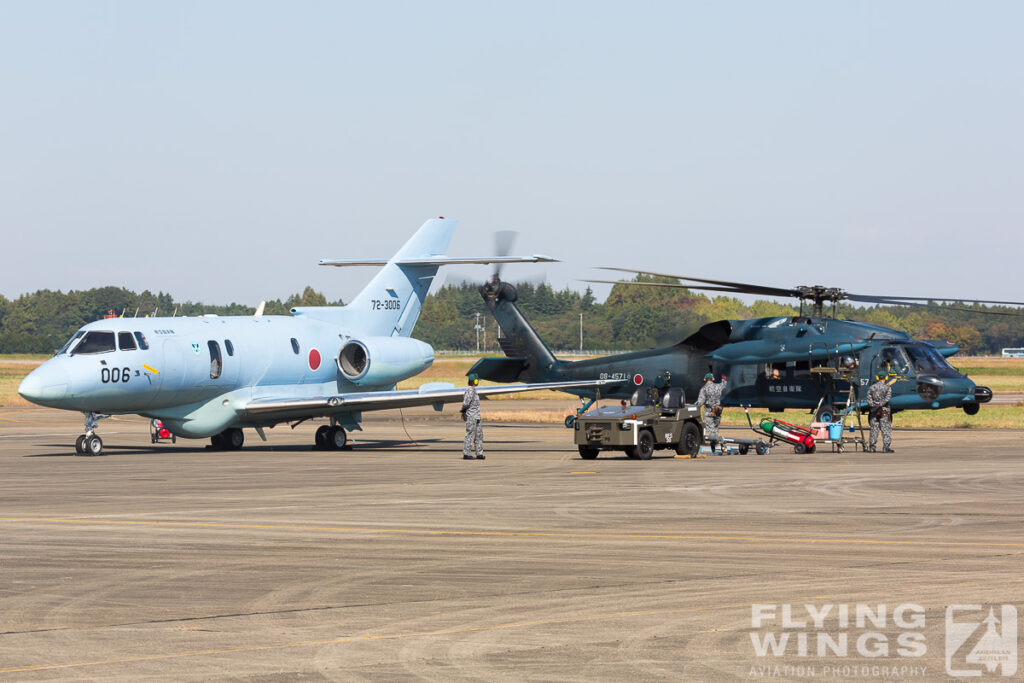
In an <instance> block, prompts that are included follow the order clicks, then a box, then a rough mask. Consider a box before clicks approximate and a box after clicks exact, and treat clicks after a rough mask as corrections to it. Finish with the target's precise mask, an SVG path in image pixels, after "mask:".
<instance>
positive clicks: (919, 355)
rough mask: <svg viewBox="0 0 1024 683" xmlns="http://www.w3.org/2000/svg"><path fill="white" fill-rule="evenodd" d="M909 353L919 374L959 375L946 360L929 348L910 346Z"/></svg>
mask: <svg viewBox="0 0 1024 683" xmlns="http://www.w3.org/2000/svg"><path fill="white" fill-rule="evenodd" d="M906 349H907V353H908V354H909V355H910V360H911V361H912V362H913V363H914V367H915V368H916V369H917V371H918V372H920V373H924V374H927V375H938V376H954V375H956V374H958V373H957V371H956V370H954V369H953V366H951V365H950V364H949V363H948V362H946V359H945V358H943V357H942V355H941V354H940V353H939V352H938V351H936V350H935V349H933V348H930V347H928V346H908V347H906Z"/></svg>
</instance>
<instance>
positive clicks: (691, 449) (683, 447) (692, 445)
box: [676, 422, 701, 456]
mask: <svg viewBox="0 0 1024 683" xmlns="http://www.w3.org/2000/svg"><path fill="white" fill-rule="evenodd" d="M700 441H701V438H700V427H698V426H697V425H695V424H694V423H692V422H684V423H683V433H682V434H680V435H679V443H677V444H676V453H678V454H679V455H690V456H694V455H697V454H698V453H700Z"/></svg>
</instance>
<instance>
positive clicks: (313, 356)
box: [309, 349, 320, 370]
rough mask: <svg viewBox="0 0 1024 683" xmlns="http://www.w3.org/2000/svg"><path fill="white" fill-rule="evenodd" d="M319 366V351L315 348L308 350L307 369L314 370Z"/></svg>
mask: <svg viewBox="0 0 1024 683" xmlns="http://www.w3.org/2000/svg"><path fill="white" fill-rule="evenodd" d="M319 367H320V352H319V351H317V350H316V349H310V350H309V369H310V370H316V369H317V368H319Z"/></svg>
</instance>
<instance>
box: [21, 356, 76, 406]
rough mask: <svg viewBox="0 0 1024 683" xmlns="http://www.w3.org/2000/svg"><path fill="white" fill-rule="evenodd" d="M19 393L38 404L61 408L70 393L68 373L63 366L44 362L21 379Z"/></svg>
mask: <svg viewBox="0 0 1024 683" xmlns="http://www.w3.org/2000/svg"><path fill="white" fill-rule="evenodd" d="M18 394H19V395H20V396H21V397H22V398H24V399H25V400H26V401H31V402H32V403H35V404H37V405H41V406H49V407H51V408H59V407H60V403H61V402H62V401H63V400H64V399H65V398H66V397H67V394H68V374H67V372H65V371H64V370H63V369H62V368H55V367H53V366H51V365H49V364H48V363H43V364H42V365H41V366H39V367H38V368H36V369H35V370H33V371H32V372H30V373H29V374H28V377H26V378H25V379H23V380H21V384H19V385H18Z"/></svg>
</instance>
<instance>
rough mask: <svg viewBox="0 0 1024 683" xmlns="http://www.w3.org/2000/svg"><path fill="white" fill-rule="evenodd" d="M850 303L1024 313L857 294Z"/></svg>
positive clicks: (1011, 314) (1022, 314)
mask: <svg viewBox="0 0 1024 683" xmlns="http://www.w3.org/2000/svg"><path fill="white" fill-rule="evenodd" d="M847 299H849V300H850V301H861V302H864V303H871V304H883V305H885V306H919V307H921V308H935V309H938V310H941V311H961V312H963V313H980V314H982V315H1008V316H1011V317H1020V316H1024V311H1020V312H1017V313H1015V312H1013V311H979V310H978V309H976V308H960V307H959V306H944V305H942V304H936V303H930V304H922V303H920V302H918V301H900V300H899V299H889V298H887V297H884V296H867V295H864V296H861V295H857V294H851V295H849V296H847Z"/></svg>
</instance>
